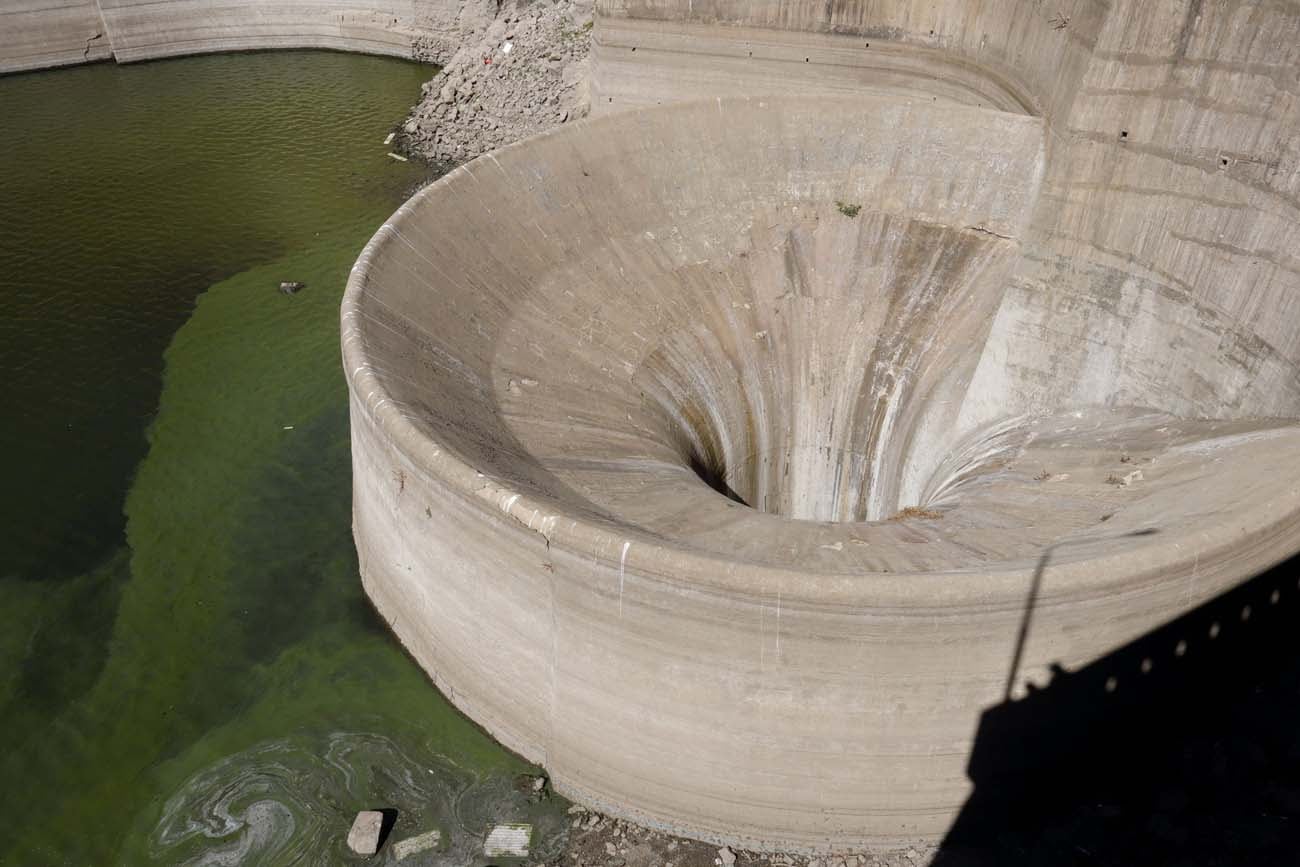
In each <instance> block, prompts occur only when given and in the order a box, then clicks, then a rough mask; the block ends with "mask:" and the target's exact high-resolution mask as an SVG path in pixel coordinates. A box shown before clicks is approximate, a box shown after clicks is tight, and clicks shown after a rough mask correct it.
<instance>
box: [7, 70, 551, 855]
mask: <svg viewBox="0 0 1300 867" xmlns="http://www.w3.org/2000/svg"><path fill="white" fill-rule="evenodd" d="M431 74H432V70H431V69H430V68H429V67H427V66H419V65H416V64H410V63H405V62H400V61H394V60H388V59H380V58H371V57H360V56H349V55H342V54H331V53H323V52H288V53H270V54H244V55H226V56H212V57H199V58H188V59H182V60H170V61H165V62H158V63H149V64H143V65H137V66H128V67H118V66H113V65H106V64H105V65H96V66H90V67H82V68H77V69H69V70H58V71H50V72H43V73H37V74H30V75H19V76H10V77H6V78H0V167H2V168H3V171H0V299H2V300H3V304H2V305H0V373H2V374H3V375H2V376H0V405H3V407H4V419H5V423H4V424H3V425H0V462H2V469H3V478H4V480H5V486H6V491H7V496H5V497H4V498H3V500H2V501H0V781H3V782H2V783H0V815H3V816H4V817H5V820H4V821H3V822H0V863H3V864H13V865H39V864H76V865H106V864H132V865H133V864H189V863H194V864H333V863H351V862H359V861H361V860H362V859H359V858H355V857H354V856H351V855H350V854H349V853H348V851H347V849H346V846H345V844H344V840H345V837H346V834H347V829H348V827H349V825H350V824H351V821H352V816H353V814H354V813H355V811H357V810H358V809H367V808H380V807H392V808H396V809H398V810H399V818H398V821H397V825H396V827H395V829H394V831H393V835H392V837H391V839H392V840H400V839H402V838H403V837H404V836H408V835H410V834H414V833H418V832H421V831H425V830H431V829H434V828H437V829H439V830H441V831H442V834H443V838H444V843H443V845H442V847H441V849H440V850H439V851H437V852H434V853H429V854H427V855H424V856H421V857H420V858H410V859H406V860H404V861H403V862H402V863H403V864H404V865H406V864H421V863H424V864H430V863H438V864H442V863H447V864H472V863H478V862H481V861H482V859H481V857H479V856H478V855H476V853H477V852H478V851H480V849H479V847H480V846H481V839H482V833H483V832H484V831H485V829H486V828H487V827H488V826H489V825H490V824H491V823H493V822H495V821H500V820H513V821H521V820H523V821H533V822H535V823H536V825H537V827H538V832H537V836H536V838H535V846H536V847H538V848H540V849H541V850H543V851H545V850H547V849H548V847H552V848H553V847H554V846H555V845H558V844H557V842H556V841H557V840H558V839H559V829H560V828H561V827H562V826H563V815H562V810H563V806H564V805H562V804H560V803H558V802H555V801H552V802H549V803H545V804H540V805H538V804H533V803H531V802H530V801H529V799H528V797H527V796H526V795H525V794H523V793H521V792H520V791H518V789H519V784H518V780H517V775H519V774H521V773H527V772H529V771H530V770H531V769H530V768H529V767H528V766H527V765H526V764H525V763H523V762H522V761H521V760H519V759H518V758H516V757H514V756H512V755H511V754H509V753H507V752H506V751H504V750H503V749H502V748H501V747H499V746H498V745H496V744H495V743H494V742H493V741H492V740H491V739H490V738H488V737H486V736H485V735H484V734H482V733H481V732H480V731H478V730H477V729H476V728H475V727H474V726H473V725H472V724H470V723H469V722H468V721H466V720H465V719H464V718H462V717H461V716H459V715H458V714H457V713H456V712H455V711H454V710H453V709H452V708H451V707H450V705H449V704H448V703H447V702H446V701H445V700H444V699H443V698H442V697H441V696H440V695H439V694H438V693H437V691H436V690H434V689H433V688H432V686H430V685H429V684H428V682H427V680H426V679H425V677H424V676H423V674H422V673H421V672H420V670H419V669H418V668H417V667H416V666H415V665H414V664H412V663H411V662H410V661H409V660H408V659H407V658H406V657H405V656H404V655H403V653H402V651H401V649H400V647H399V646H398V645H397V643H396V641H395V640H393V639H392V638H391V636H390V635H389V634H388V633H387V631H386V630H385V628H384V626H383V624H382V623H381V622H380V621H379V619H378V617H377V616H376V615H375V614H374V613H373V612H372V610H371V609H370V607H369V605H368V603H367V602H366V600H365V597H364V595H363V593H362V591H361V586H360V580H359V577H358V574H357V563H356V557H355V553H354V549H353V546H352V539H351V530H350V502H349V498H350V485H351V478H350V463H349V452H348V427H347V424H348V423H347V412H346V388H345V385H344V382H343V377H342V372H341V370H340V365H339V347H338V305H339V300H340V298H341V295H342V291H343V286H344V283H345V281H346V279H347V275H348V271H349V269H350V267H351V265H352V262H353V261H354V259H355V258H356V255H357V253H358V252H359V251H360V248H361V247H362V246H363V245H364V243H365V241H366V240H367V239H368V237H369V236H370V234H371V233H372V232H373V231H374V230H375V229H376V228H377V227H378V226H379V224H380V223H381V222H382V221H383V220H384V218H385V217H387V216H388V215H389V214H390V213H391V212H392V211H393V210H394V208H395V207H396V206H397V205H398V204H399V203H400V200H401V198H402V196H403V194H404V193H406V192H408V191H409V190H410V188H411V187H412V185H413V184H415V183H417V182H418V181H419V180H420V179H421V176H420V171H419V170H418V169H416V168H415V167H413V166H412V165H410V164H404V163H399V162H396V161H394V160H392V159H390V158H389V157H388V156H387V155H386V154H387V150H388V148H387V147H385V146H384V145H383V139H384V136H385V135H386V134H387V133H388V131H389V130H390V129H391V128H392V127H393V125H394V124H395V123H397V122H398V121H400V120H401V119H402V117H403V115H404V114H405V111H406V109H407V107H408V106H409V105H410V104H411V103H413V102H414V101H415V100H416V99H418V97H419V85H420V84H421V83H422V82H423V81H425V80H427V79H428V78H429V77H430V76H431ZM281 280H296V281H302V282H305V283H306V284H307V288H306V289H305V290H304V291H302V292H301V293H300V294H298V295H296V296H293V297H288V296H285V295H282V294H281V293H280V292H279V291H278V285H279V282H280V281H281ZM390 858H391V855H390V854H382V853H381V856H380V857H379V858H377V859H371V860H370V861H368V862H367V863H386V862H387V861H388V860H389V859H390Z"/></svg>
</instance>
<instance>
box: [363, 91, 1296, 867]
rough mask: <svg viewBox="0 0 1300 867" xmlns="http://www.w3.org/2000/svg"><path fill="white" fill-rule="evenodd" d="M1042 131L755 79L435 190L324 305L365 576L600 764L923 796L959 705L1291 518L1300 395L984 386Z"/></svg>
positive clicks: (546, 736) (617, 769)
mask: <svg viewBox="0 0 1300 867" xmlns="http://www.w3.org/2000/svg"><path fill="white" fill-rule="evenodd" d="M1045 159H1046V157H1045V149H1044V135H1043V124H1042V122H1041V120H1039V119H1037V118H1034V117H1029V116H1024V115H1018V114H1010V113H1001V112H994V111H986V110H980V109H975V108H969V109H968V108H960V107H953V106H946V107H943V108H935V107H930V106H927V105H925V104H909V103H905V102H899V101H891V100H889V99H884V98H881V99H874V98H871V99H868V98H860V99H852V100H843V101H841V100H831V99H823V100H800V101H788V102H787V101H773V100H744V99H739V100H721V101H708V102H703V103H695V104H690V105H680V106H673V107H669V108H664V109H655V110H650V111H646V112H638V113H631V114H625V115H615V116H611V117H606V118H602V119H599V120H596V121H590V122H583V123H579V124H576V125H572V126H567V127H565V128H563V129H562V130H561V131H558V132H555V133H553V134H550V135H547V136H544V137H542V138H539V139H534V140H531V141H529V142H526V143H523V144H522V145H518V146H515V147H512V148H509V149H506V150H505V151H502V152H499V153H497V154H495V155H490V156H488V157H484V158H482V159H479V160H476V161H474V162H473V163H471V164H469V165H468V166H465V167H464V168H461V169H459V170H457V171H455V172H453V173H451V174H450V175H448V176H447V177H445V178H443V179H442V180H440V181H439V182H437V183H436V184H434V185H432V186H431V187H429V188H427V189H425V190H423V191H422V192H421V193H419V194H418V195H417V196H416V197H415V198H414V199H412V200H411V201H410V202H408V203H407V204H406V205H405V206H403V207H402V209H401V210H400V211H398V213H397V214H396V215H395V216H394V217H393V218H392V219H391V220H390V221H389V222H388V223H387V224H385V225H384V227H383V228H382V229H381V230H380V231H379V233H378V234H377V235H376V236H375V238H374V240H373V241H372V242H371V244H370V245H369V247H368V248H367V249H366V251H365V253H364V254H363V255H362V257H361V259H360V261H359V262H358V264H357V266H356V268H355V269H354V272H353V276H352V280H351V283H350V286H349V290H348V293H347V298H346V300H345V302H344V307H343V354H344V361H345V366H346V372H347V376H348V381H349V386H350V389H351V398H352V436H353V458H354V469H355V481H354V484H355V494H354V497H355V499H354V515H355V532H356V539H357V546H358V550H359V552H360V556H361V569H362V576H363V579H364V582H365V587H366V590H367V592H368V593H369V594H370V596H371V598H372V599H373V600H374V602H375V604H376V606H377V607H378V609H379V611H380V612H381V613H382V614H383V616H384V617H385V618H386V620H387V621H388V622H389V623H390V624H391V626H392V628H393V630H394V631H395V632H396V633H397V635H398V636H399V637H400V639H401V640H402V642H403V643H404V644H405V645H406V647H407V648H408V649H409V650H410V651H411V653H412V654H413V655H414V656H415V658H416V659H417V660H418V661H419V662H420V663H421V665H423V666H424V668H425V669H426V671H428V672H429V674H430V675H431V676H432V677H433V679H434V680H435V682H436V683H437V684H438V686H439V687H440V688H441V689H442V690H443V691H444V692H445V693H446V694H447V695H448V697H450V698H451V700H452V701H454V702H455V703H456V704H457V705H458V706H459V707H460V708H461V709H463V710H464V711H465V712H466V713H467V714H469V715H470V716H471V717H473V718H474V719H475V720H477V721H478V722H480V723H481V724H482V725H483V726H485V727H486V728H487V729H488V730H489V731H490V732H492V734H494V735H495V736H497V737H498V738H499V739H500V740H502V741H503V742H504V743H505V744H507V745H508V746H510V747H512V748H514V749H515V750H517V751H518V752H520V753H522V754H523V755H524V756H527V757H528V758H530V759H532V760H535V761H537V762H540V763H542V764H543V765H545V766H546V768H547V769H548V771H549V772H550V774H551V778H552V781H553V783H554V785H555V787H556V788H557V790H559V791H560V792H562V793H564V794H566V795H569V796H571V797H574V798H576V799H578V800H581V801H583V802H585V803H588V804H593V805H596V806H598V807H600V808H602V809H605V810H607V811H609V812H611V813H614V814H616V815H620V816H625V817H629V818H632V819H635V820H637V821H640V822H644V823H647V824H650V825H654V826H659V827H665V828H670V829H673V830H677V831H681V832H685V833H687V834H691V835H694V836H698V837H704V838H709V839H714V840H718V841H723V842H728V843H739V844H743V845H745V846H752V847H759V848H763V847H766V848H784V849H791V848H794V849H819V848H820V849H824V848H830V847H842V846H852V845H859V844H882V843H888V842H892V841H902V840H908V839H918V838H934V837H936V836H937V835H940V834H942V833H943V831H944V830H945V829H946V828H947V827H948V825H949V823H950V821H951V820H952V817H953V815H954V814H955V813H956V811H957V810H958V809H959V808H960V806H961V804H962V802H963V800H964V799H965V797H966V795H967V794H968V791H969V782H968V780H967V778H966V763H967V759H968V757H969V753H970V746H971V739H972V736H973V734H974V731H975V727H976V724H977V721H978V717H979V714H980V713H981V711H982V710H984V709H985V708H988V707H990V706H992V705H995V704H997V703H998V702H1000V701H1003V700H1004V698H1008V697H1009V698H1011V699H1012V700H1014V699H1015V698H1016V697H1017V696H1018V695H1019V694H1020V693H1021V691H1023V689H1024V687H1025V684H1026V682H1038V683H1040V684H1041V683H1042V682H1044V681H1045V680H1046V679H1047V677H1048V676H1049V675H1048V672H1049V670H1058V671H1059V670H1060V668H1055V669H1054V668H1053V666H1059V667H1063V668H1064V669H1065V670H1069V669H1072V668H1074V667H1077V666H1080V665H1084V664H1086V663H1089V662H1091V661H1093V660H1095V659H1097V658H1099V657H1101V656H1103V655H1104V654H1106V653H1107V652H1108V651H1109V650H1111V649H1113V648H1115V647H1116V646H1118V645H1121V644H1123V643H1124V642H1126V641H1129V640H1131V639H1132V638H1134V637H1135V636H1138V635H1141V634H1142V633H1144V632H1146V631H1147V630H1149V629H1151V628H1152V627H1153V626H1155V625H1157V624H1160V623H1162V622H1165V621H1167V620H1169V619H1170V618H1172V617H1173V616H1175V615H1177V614H1178V613H1180V612H1181V611H1183V610H1186V609H1187V608H1188V607H1190V606H1192V605H1195V604H1197V603H1198V602H1200V601H1203V600H1205V599H1207V598H1209V597H1211V596H1213V595H1215V594H1216V593H1218V592H1220V591H1221V590H1222V589H1224V588H1225V587H1227V586H1229V585H1232V584H1234V583H1236V582H1238V581H1240V580H1241V579H1243V578H1244V577H1247V576H1249V575H1251V574H1253V573H1254V572H1256V571H1258V570H1260V569H1262V568H1264V567H1266V566H1268V565H1270V564H1272V563H1275V562H1277V561H1279V560H1280V559H1282V558H1283V557H1285V556H1286V555H1288V554H1289V553H1290V552H1291V551H1293V550H1294V549H1295V548H1296V547H1297V546H1298V544H1300V543H1298V541H1297V540H1298V538H1300V536H1298V531H1297V520H1296V518H1297V514H1298V512H1297V510H1298V508H1300V492H1297V488H1296V485H1295V483H1294V479H1295V478H1296V477H1297V471H1300V430H1297V428H1296V427H1295V426H1294V424H1293V423H1292V422H1289V421H1284V420H1273V421H1267V420H1251V419H1242V418H1235V417H1234V416H1233V415H1232V413H1231V411H1227V412H1224V413H1221V414H1220V415H1219V417H1217V418H1203V419H1199V420H1194V419H1182V418H1178V417H1176V415H1175V414H1174V413H1173V412H1171V410H1170V407H1171V406H1173V404H1170V403H1168V402H1166V401H1162V397H1161V395H1162V394H1163V393H1164V391H1165V390H1166V389H1172V388H1173V387H1174V386H1173V385H1172V384H1166V382H1165V381H1163V380H1161V379H1160V378H1159V377H1156V376H1153V377H1149V378H1148V380H1149V381H1148V386H1149V387H1148V389H1147V391H1146V392H1145V393H1144V394H1143V396H1142V398H1141V399H1140V400H1137V399H1135V400H1134V401H1133V402H1132V403H1131V405H1129V404H1125V403H1122V402H1118V401H1109V402H1105V404H1104V405H1093V406H1087V405H1072V404H1069V403H1064V402H1063V403H1062V405H1049V406H1045V407H1043V410H1042V411H1041V412H1033V413H1028V414H1025V413H1018V414H1016V415H1013V416H1005V415H1003V416H1000V415H999V412H998V410H999V408H1000V407H1007V406H1020V405H1023V403H1024V401H1023V400H1012V399H1011V398H1012V397H1013V396H1012V395H1010V394H1008V393H1005V392H1002V391H999V388H1003V387H1004V386H1000V385H999V383H1005V382H1010V381H1012V380H1011V379H1010V378H1006V377H1003V378H999V377H998V376H995V375H991V374H990V373H989V371H993V372H994V373H996V371H997V370H998V369H999V365H1001V364H1003V360H1002V359H1004V358H1006V357H1007V345H1008V342H1009V341H1013V340H1014V339H1015V332H1014V330H1012V331H1011V332H1010V335H1011V336H1007V334H1006V333H1003V332H1001V331H999V330H997V327H995V325H996V324H997V323H999V322H1001V321H1002V319H1004V318H1006V317H1007V316H1008V313H1007V310H1006V303H1007V301H1006V298H1007V297H1008V287H1009V286H1011V285H1012V284H1013V283H1014V282H1015V280H1016V275H1017V274H1018V273H1019V271H1020V269H1021V268H1023V267H1024V261H1025V254H1024V252H1023V250H1022V248H1023V247H1024V246H1026V244H1025V242H1024V241H1023V239H1024V238H1025V237H1026V236H1027V235H1029V234H1031V233H1032V231H1033V228H1032V227H1033V223H1032V219H1031V215H1032V214H1033V213H1034V208H1035V206H1036V203H1037V202H1038V198H1039V197H1038V187H1039V183H1040V179H1041V177H1042V176H1043V172H1044V169H1045V165H1044V161H1045ZM1102 289H1104V287H1100V288H1099V289H1098V290H1097V291H1102ZM1166 300H1167V299H1166ZM1168 309H1172V308H1170V307H1169V306H1168V305H1166V306H1164V307H1161V306H1155V305H1151V306H1147V307H1135V308H1134V309H1133V310H1132V311H1131V316H1132V317H1133V323H1132V324H1133V326H1134V328H1143V329H1146V331H1145V332H1144V333H1149V334H1150V335H1151V339H1152V340H1155V339H1158V338H1159V337H1160V335H1161V334H1162V333H1163V332H1162V331H1161V329H1162V328H1166V327H1173V325H1170V324H1169V323H1170V322H1172V321H1173V317H1172V316H1166V315H1164V314H1162V313H1161V312H1160V311H1165V310H1168ZM1144 317H1145V318H1144ZM1146 351H1152V350H1150V349H1149V348H1148V349H1147V350H1146ZM1018 357H1023V353H1021V355H1020V356H1018ZM1050 361H1051V359H1050V358H1044V359H1043V363H1042V370H1044V371H1047V372H1046V373H1044V374H1043V375H1042V376H1041V377H1039V380H1040V381H1038V382H1037V385H1036V387H1037V388H1040V389H1041V393H1042V394H1044V395H1047V396H1048V397H1049V398H1050V397H1052V396H1053V395H1059V396H1064V395H1068V394H1070V393H1071V391H1070V389H1069V388H1067V387H1065V384H1063V383H1060V382H1053V381H1052V380H1051V370H1052V365H1051V363H1050ZM1168 375H1169V376H1170V377H1173V376H1175V375H1180V374H1178V372H1177V371H1176V370H1173V366H1171V369H1170V372H1169V374H1168ZM1023 380H1024V377H1021V378H1020V379H1019V380H1016V381H1023ZM1169 382H1170V383H1172V380H1170V381H1169ZM1006 387H1009V386H1006ZM1016 397H1017V398H1019V397H1022V396H1019V395H1018V396H1016ZM1031 583H1033V584H1035V585H1036V586H1035V587H1034V588H1033V589H1034V596H1033V597H1032V598H1033V600H1034V602H1033V604H1034V610H1033V611H1032V612H1031V613H1032V626H1031V627H1029V628H1027V629H1025V628H1023V627H1024V624H1026V623H1027V622H1029V621H1028V620H1027V617H1026V614H1027V613H1026V603H1027V600H1029V599H1030V598H1031V596H1030V594H1031ZM1097 700H1098V701H1099V702H1100V701H1105V700H1106V696H1105V695H1104V694H1099V695H1098V696H1097Z"/></svg>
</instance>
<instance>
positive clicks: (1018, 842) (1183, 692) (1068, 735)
mask: <svg viewBox="0 0 1300 867" xmlns="http://www.w3.org/2000/svg"><path fill="white" fill-rule="evenodd" d="M1050 554H1051V550H1050V549H1049V550H1048V551H1047V552H1044V556H1043V558H1042V559H1041V560H1040V563H1039V568H1038V569H1037V570H1036V571H1035V575H1034V579H1033V583H1032V585H1031V588H1030V591H1029V599H1028V605H1027V609H1026V614H1025V619H1024V620H1023V621H1022V625H1021V629H1020V634H1019V636H1018V639H1017V643H1016V651H1015V653H1014V655H1013V658H1012V663H1011V671H1010V674H1009V676H1008V681H1007V690H1006V698H1005V700H1004V701H1003V702H1002V703H1001V704H998V705H996V706H994V707H991V708H989V709H988V710H986V711H985V712H984V713H983V714H982V715H981V717H980V722H979V727H978V730H977V733H976V739H975V744H974V747H973V750H972V754H971V758H970V762H969V765H968V768H967V773H968V775H969V777H970V779H971V781H972V782H973V783H974V784H975V789H974V792H973V793H972V794H971V796H970V798H969V799H968V801H967V802H966V804H965V805H964V806H963V808H962V810H961V813H960V814H959V815H958V817H957V819H956V820H955V822H954V823H953V825H952V827H951V828H950V829H949V832H948V834H947V835H946V837H945V839H944V841H943V844H942V846H941V847H940V850H939V853H938V855H937V856H936V858H935V860H934V861H933V864H935V865H942V867H964V865H976V864H980V865H982V864H1043V865H1052V867H1060V865H1068V864H1117V865H1118V864H1123V865H1131V864H1144V865H1151V864H1188V865H1193V864H1195V865H1202V864H1278V865H1281V864H1300V652H1298V649H1300V632H1298V631H1297V627H1300V620H1298V618H1297V616H1296V615H1297V612H1298V611H1300V585H1298V584H1297V576H1300V557H1296V558H1293V559H1292V560H1290V561H1288V562H1286V563H1284V564H1282V565H1280V566H1277V567H1275V568H1273V569H1272V570H1270V571H1268V572H1266V573H1264V574H1262V575H1259V576H1257V577H1255V578H1253V579H1251V580H1249V581H1246V582H1245V583H1243V584H1241V585H1239V586H1238V587H1236V588H1234V589H1232V590H1230V591H1227V592H1225V593H1223V594H1221V595H1220V596H1218V597H1216V598H1215V599H1213V600H1210V601H1209V602H1206V603H1205V604H1203V605H1201V606H1199V607H1197V608H1195V609H1193V610H1192V611H1189V612H1188V613H1187V614H1185V615H1183V616H1181V617H1179V618H1177V619H1176V620H1173V621H1171V622H1170V623H1168V624H1166V625H1164V626H1162V627H1159V628H1158V629H1155V630H1153V631H1151V632H1149V633H1147V634H1146V635H1143V636H1142V637H1141V638H1138V639H1136V640H1134V641H1132V642H1130V643H1129V644H1127V645H1124V646H1123V647H1120V648H1118V649H1116V650H1115V651H1113V652H1111V653H1109V654H1107V655H1106V656H1105V657H1103V658H1101V659H1099V660H1097V661H1096V662H1094V663H1092V664H1090V665H1088V666H1086V667H1084V668H1081V669H1079V670H1077V671H1073V672H1067V671H1065V670H1064V669H1063V668H1061V667H1059V666H1056V667H1054V668H1053V671H1054V677H1053V680H1052V681H1051V683H1050V684H1049V685H1048V686H1046V687H1044V688H1041V689H1036V690H1031V691H1030V693H1029V694H1028V695H1027V696H1025V697H1024V698H1020V699H1014V700H1013V699H1012V697H1011V696H1012V694H1013V687H1014V684H1015V678H1016V677H1017V674H1018V671H1019V668H1020V661H1021V653H1022V651H1023V647H1024V642H1025V639H1026V637H1027V635H1028V632H1029V627H1030V623H1031V620H1032V615H1033V606H1034V604H1035V601H1036V597H1037V593H1038V590H1039V588H1040V586H1041V582H1042V580H1043V573H1044V571H1045V570H1046V566H1047V560H1048V558H1049V556H1050Z"/></svg>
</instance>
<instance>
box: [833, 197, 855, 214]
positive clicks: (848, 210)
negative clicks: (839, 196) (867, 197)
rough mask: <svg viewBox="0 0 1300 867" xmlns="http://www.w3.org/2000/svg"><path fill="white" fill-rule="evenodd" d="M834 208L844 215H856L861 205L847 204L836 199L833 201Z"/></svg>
mask: <svg viewBox="0 0 1300 867" xmlns="http://www.w3.org/2000/svg"><path fill="white" fill-rule="evenodd" d="M835 208H836V210H838V211H839V212H840V213H841V214H843V215H844V216H846V217H856V216H857V215H858V212H859V211H861V210H862V206H861V205H849V204H846V203H844V202H841V201H838V200H837V201H836V202H835Z"/></svg>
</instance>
